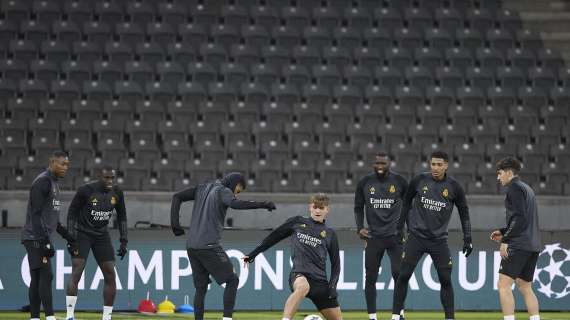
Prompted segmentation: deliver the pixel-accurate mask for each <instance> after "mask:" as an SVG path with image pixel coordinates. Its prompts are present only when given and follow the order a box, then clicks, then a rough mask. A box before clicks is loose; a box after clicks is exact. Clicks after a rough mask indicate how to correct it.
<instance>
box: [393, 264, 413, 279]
mask: <svg viewBox="0 0 570 320" xmlns="http://www.w3.org/2000/svg"><path fill="white" fill-rule="evenodd" d="M414 268H415V266H413V265H411V264H409V263H402V268H401V269H400V272H399V273H398V277H397V279H398V281H406V282H407V281H409V280H410V278H411V277H412V274H413V273H414Z"/></svg>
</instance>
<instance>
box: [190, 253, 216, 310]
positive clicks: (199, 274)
mask: <svg viewBox="0 0 570 320" xmlns="http://www.w3.org/2000/svg"><path fill="white" fill-rule="evenodd" d="M200 251H202V250H195V249H188V250H187V253H188V259H189V260H190V266H191V267H192V280H193V282H194V288H196V293H195V294H194V318H195V319H196V320H203V319H204V300H206V293H207V292H208V284H209V283H210V274H209V273H208V271H207V270H206V268H204V266H203V265H202V263H201V262H200V259H199V255H200Z"/></svg>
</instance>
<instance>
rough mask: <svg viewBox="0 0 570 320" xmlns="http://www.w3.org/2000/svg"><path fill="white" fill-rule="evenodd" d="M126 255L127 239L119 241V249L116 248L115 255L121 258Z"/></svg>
mask: <svg viewBox="0 0 570 320" xmlns="http://www.w3.org/2000/svg"><path fill="white" fill-rule="evenodd" d="M126 255H127V241H121V246H120V247H119V250H117V256H118V257H121V260H123V259H124V258H125V256H126Z"/></svg>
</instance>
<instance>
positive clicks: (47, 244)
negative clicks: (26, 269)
mask: <svg viewBox="0 0 570 320" xmlns="http://www.w3.org/2000/svg"><path fill="white" fill-rule="evenodd" d="M40 249H42V256H44V257H48V258H51V257H53V256H55V249H54V248H53V244H51V241H49V239H45V240H43V241H42V242H41V243H40Z"/></svg>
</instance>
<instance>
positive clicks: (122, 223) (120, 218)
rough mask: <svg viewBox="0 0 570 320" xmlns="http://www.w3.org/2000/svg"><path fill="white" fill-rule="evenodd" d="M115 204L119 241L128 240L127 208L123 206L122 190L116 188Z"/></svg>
mask: <svg viewBox="0 0 570 320" xmlns="http://www.w3.org/2000/svg"><path fill="white" fill-rule="evenodd" d="M116 193H117V197H118V198H119V199H117V205H116V206H115V211H116V212H117V223H118V224H119V234H120V240H121V242H128V237H127V208H126V206H125V195H124V193H123V190H120V189H116Z"/></svg>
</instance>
